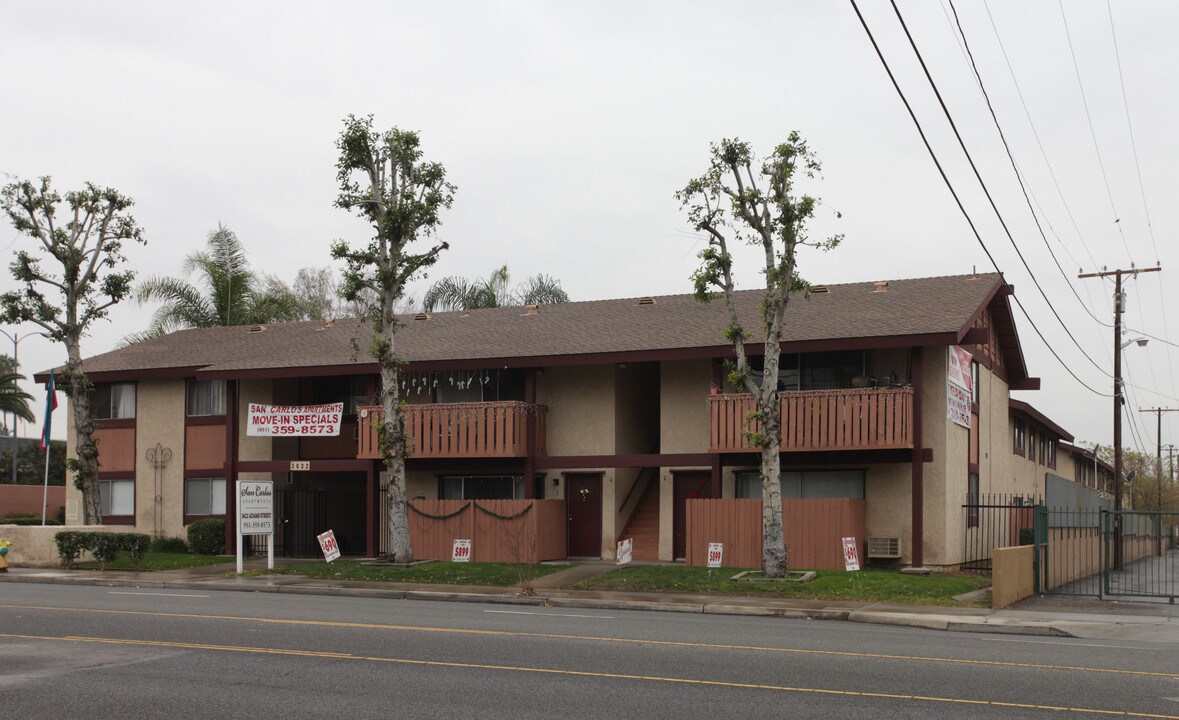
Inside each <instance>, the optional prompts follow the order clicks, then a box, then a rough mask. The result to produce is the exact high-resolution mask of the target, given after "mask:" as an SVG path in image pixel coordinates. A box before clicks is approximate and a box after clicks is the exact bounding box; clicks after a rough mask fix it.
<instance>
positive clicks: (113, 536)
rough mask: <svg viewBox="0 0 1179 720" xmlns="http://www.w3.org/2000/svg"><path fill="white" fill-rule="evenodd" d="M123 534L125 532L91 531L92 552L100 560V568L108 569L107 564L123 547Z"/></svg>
mask: <svg viewBox="0 0 1179 720" xmlns="http://www.w3.org/2000/svg"><path fill="white" fill-rule="evenodd" d="M122 536H123V533H89V540H90V552H91V553H92V554H93V555H94V559H95V560H97V561H98V569H99V570H106V564H107V563H108V562H110V561H111V560H114V559H115V557H117V556H118V554H119V550H122V549H123V537H122Z"/></svg>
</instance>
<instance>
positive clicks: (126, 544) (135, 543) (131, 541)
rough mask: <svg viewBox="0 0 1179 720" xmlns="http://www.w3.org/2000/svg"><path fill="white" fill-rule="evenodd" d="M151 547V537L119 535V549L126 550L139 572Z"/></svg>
mask: <svg viewBox="0 0 1179 720" xmlns="http://www.w3.org/2000/svg"><path fill="white" fill-rule="evenodd" d="M150 547H151V537H150V536H148V535H144V534H143V533H119V549H120V550H126V551H127V553H128V554H129V555H131V562H132V563H134V564H135V569H136V570H138V569H139V566H140V564H141V563H142V562H143V556H144V555H146V554H147V551H148V548H150Z"/></svg>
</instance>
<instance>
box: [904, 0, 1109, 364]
mask: <svg viewBox="0 0 1179 720" xmlns="http://www.w3.org/2000/svg"><path fill="white" fill-rule="evenodd" d="M889 4H891V5H892V9H893V12H894V13H896V16H897V20H899V21H900V23H901V28H902V29H903V30H904V31H905V37H906V38H908V39H909V46H910V47H911V48H913V53H914V54H915V55H916V56H917V61H918V62H919V63H920V64H921V69H922V71H924V73H925V79H926V80H927V81H928V82H929V86H930V87H931V88H933V94H934V95H935V96H936V97H937V101H938V104H939V105H940V106H941V108H942V113H943V114H944V115H945V116H946V120H947V121H949V123H950V128H951V129H952V130H953V131H954V137H956V138H957V139H958V146H959V147H961V148H962V152H963V153H964V154H965V155H966V160H967V161H968V162H969V163H970V169H971V170H973V171H974V177H975V179H977V180H978V184H979V185H980V186H981V187H982V190H983V194H984V195H986V198H987V201H988V202H989V203H990V204H991V209H992V210H993V211H994V212H995V216H996V217H997V218H998V219H999V225H1001V226H1002V228H1003V232H1004V233H1005V234H1006V235H1007V239H1008V240H1009V241H1010V242H1011V247H1012V248H1014V249H1015V254H1016V255H1017V256H1019V261H1020V262H1021V263H1023V267H1024V269H1025V270H1027V271H1028V275H1029V276H1030V277H1031V280H1032V284H1033V285H1035V286H1036V289H1037V290H1039V291H1040V296H1041V297H1043V298H1044V302H1045V303H1046V304H1047V305H1048V309H1049V310H1051V311H1052V315H1053V316H1054V317H1055V318H1056V321H1057V322H1059V323H1060V327H1061V328H1063V329H1064V332H1065V334H1066V335H1068V337H1069V339H1070V340H1072V341H1073V344H1074V345H1076V346H1077V349H1078V350H1080V351H1081V354H1082V355H1084V356H1085V359H1086V360H1088V361H1089V362H1090V363H1092V364H1093V367H1095V368H1097V369H1098V370H1100V371H1101V372H1103V373H1105V375H1106V376H1108V377H1113V375H1111V374H1110V373H1109V372H1107V371H1106V370H1105V368H1103V367H1101V365H1099V364H1098V363H1097V361H1096V360H1094V359H1093V358H1092V356H1090V355H1089V353H1088V352H1086V350H1085V348H1084V347H1082V346H1081V343H1080V342H1079V341H1078V340H1077V338H1076V337H1075V336H1074V335H1073V333H1072V331H1071V330H1069V327H1068V325H1067V324H1066V323H1065V322H1064V319H1063V318H1061V317H1060V313H1058V312H1057V311H1056V306H1054V305H1053V304H1052V301H1051V300H1050V299H1049V298H1048V293H1046V292H1044V288H1043V287H1041V286H1040V281H1039V280H1037V279H1036V274H1035V273H1034V272H1033V271H1032V268H1031V266H1029V265H1028V261H1027V260H1026V259H1025V258H1024V256H1023V252H1022V251H1021V250H1020V249H1019V244H1018V243H1016V242H1015V237H1014V236H1013V235H1012V234H1011V230H1010V229H1009V228H1008V227H1007V221H1006V220H1004V219H1003V214H1002V213H1001V212H999V206H998V205H997V204H995V199H994V198H993V197H992V196H991V191H990V189H989V188H988V187H987V184H986V182H985V181H984V180H983V178H982V173H980V172H979V170H978V166H977V165H976V164H975V162H974V157H973V156H971V154H970V151H969V150H968V149H967V148H966V142H965V141H964V140H963V139H962V134H961V133H960V132H958V126H957V124H956V123H955V122H954V118H953V116H952V115H951V114H950V109H949V108H948V107H946V103H945V100H944V99H943V98H942V94H941V91H940V90H938V87H937V83H936V82H934V80H933V75H931V74H930V72H929V66H927V65H926V64H925V58H924V57H923V56H922V55H921V51H920V50H919V49H918V48H917V43H916V41H914V40H913V35H912V34H911V33H910V32H909V26H908V25H907V24H906V23H905V18H904V17H903V16H902V15H901V9H900V8H899V7H897V4H896V0H889ZM951 7H953V5H952V3H951ZM987 104H988V107H989V105H990V101H989V99H988V102H987ZM1003 143H1004V145H1006V144H1007V141H1006V139H1004V141H1003ZM1017 174H1018V173H1017ZM1020 184H1021V186H1022V181H1021V183H1020ZM1025 197H1026V196H1025ZM1029 205H1030V203H1029ZM1033 214H1034V213H1033ZM1036 224H1037V226H1038V225H1039V220H1037V221H1036ZM1046 242H1047V239H1045V243H1046ZM1062 272H1063V271H1062ZM1078 300H1079V298H1078Z"/></svg>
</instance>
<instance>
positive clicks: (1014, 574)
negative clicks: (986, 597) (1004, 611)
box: [991, 545, 1035, 608]
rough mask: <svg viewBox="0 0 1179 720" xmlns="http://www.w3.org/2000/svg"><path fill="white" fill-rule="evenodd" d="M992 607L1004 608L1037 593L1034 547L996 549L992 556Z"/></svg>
mask: <svg viewBox="0 0 1179 720" xmlns="http://www.w3.org/2000/svg"><path fill="white" fill-rule="evenodd" d="M991 562H992V566H991V568H992V569H991V607H993V608H1004V607H1007V606H1008V605H1010V604H1012V603H1014V602H1018V601H1019V600H1023V599H1024V598H1028V597H1031V596H1032V594H1033V593H1034V592H1035V570H1034V569H1033V565H1032V546H1031V545H1023V546H1021V547H1008V548H996V549H995V550H994V552H993V553H992V555H991Z"/></svg>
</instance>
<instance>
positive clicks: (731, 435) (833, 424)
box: [708, 387, 913, 452]
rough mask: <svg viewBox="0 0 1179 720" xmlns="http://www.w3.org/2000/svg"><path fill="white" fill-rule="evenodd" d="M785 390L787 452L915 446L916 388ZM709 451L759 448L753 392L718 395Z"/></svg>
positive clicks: (714, 400)
mask: <svg viewBox="0 0 1179 720" xmlns="http://www.w3.org/2000/svg"><path fill="white" fill-rule="evenodd" d="M780 395H781V396H782V406H781V407H782V452H802V451H814V450H869V449H871V450H880V449H890V448H911V447H913V388H911V387H903V388H872V389H867V388H862V389H861V388H852V389H846V390H802V391H787V392H783V393H780ZM708 407H709V411H710V413H711V416H712V435H711V441H710V443H709V448H710V449H709V452H757V451H758V450H759V448H757V447H755V446H754V445H753V444H752V443H750V442H749V440H748V438H747V437H746V432H747V431H752V432H758V431H760V429H761V427H760V425H761V424H760V423H750V422H749V421H748V420H747V419H746V418H747V417H748V416H749V414H750V413H751V412H753V411H754V410H756V408H757V404H756V403H755V402H754V399H753V396H752V395H749V394H733V395H713V396H712V397H710V398H709V399H708Z"/></svg>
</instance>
